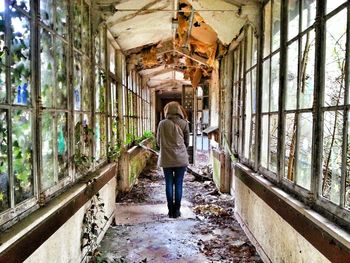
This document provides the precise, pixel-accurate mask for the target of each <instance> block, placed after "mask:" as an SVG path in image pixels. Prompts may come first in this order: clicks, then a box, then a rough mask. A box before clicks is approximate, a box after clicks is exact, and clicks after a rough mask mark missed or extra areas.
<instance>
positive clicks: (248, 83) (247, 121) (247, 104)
mask: <svg viewBox="0 0 350 263" xmlns="http://www.w3.org/2000/svg"><path fill="white" fill-rule="evenodd" d="M251 96H252V94H251V73H250V72H249V73H247V74H246V89H245V116H244V117H245V119H244V121H245V129H244V130H245V134H244V157H245V158H247V159H248V158H249V150H250V149H249V146H250V144H249V142H250V132H251V126H250V125H251V118H252V110H251V109H252V106H251V103H252V97H251Z"/></svg>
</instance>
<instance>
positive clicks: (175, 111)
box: [164, 101, 185, 119]
mask: <svg viewBox="0 0 350 263" xmlns="http://www.w3.org/2000/svg"><path fill="white" fill-rule="evenodd" d="M164 115H165V118H168V117H170V116H171V115H178V116H179V117H181V118H182V119H184V118H185V116H184V113H183V111H182V107H181V105H180V104H179V103H178V102H176V101H172V102H169V103H168V104H167V105H165V107H164Z"/></svg>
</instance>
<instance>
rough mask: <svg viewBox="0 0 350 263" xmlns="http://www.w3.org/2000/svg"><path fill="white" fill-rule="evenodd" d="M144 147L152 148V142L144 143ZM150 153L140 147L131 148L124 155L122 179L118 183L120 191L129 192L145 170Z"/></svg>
mask: <svg viewBox="0 0 350 263" xmlns="http://www.w3.org/2000/svg"><path fill="white" fill-rule="evenodd" d="M142 144H143V145H145V146H147V147H151V142H150V141H149V140H148V141H143V142H142ZM149 156H150V152H149V151H147V150H145V149H142V148H141V147H139V146H134V147H132V148H130V149H129V150H128V151H127V152H126V153H124V154H123V155H122V158H121V162H120V165H121V167H120V178H119V182H118V187H119V188H118V190H120V191H122V192H128V191H130V190H131V188H132V186H133V185H134V184H135V182H136V181H137V178H138V177H139V175H140V174H141V172H142V170H143V169H144V168H145V166H146V163H147V160H148V159H149Z"/></svg>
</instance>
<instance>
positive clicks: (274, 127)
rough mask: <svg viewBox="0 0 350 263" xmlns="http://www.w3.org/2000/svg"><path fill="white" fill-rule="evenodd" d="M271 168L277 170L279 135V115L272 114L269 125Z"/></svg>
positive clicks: (273, 170)
mask: <svg viewBox="0 0 350 263" xmlns="http://www.w3.org/2000/svg"><path fill="white" fill-rule="evenodd" d="M269 133H270V135H269V170H270V171H272V172H277V143H278V140H277V135H278V115H277V114H273V115H271V116H270V127H269Z"/></svg>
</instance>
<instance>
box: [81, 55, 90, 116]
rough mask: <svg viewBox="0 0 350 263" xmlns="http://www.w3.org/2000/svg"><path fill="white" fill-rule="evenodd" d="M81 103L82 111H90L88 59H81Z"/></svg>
mask: <svg viewBox="0 0 350 263" xmlns="http://www.w3.org/2000/svg"><path fill="white" fill-rule="evenodd" d="M83 61H84V63H83V86H82V93H83V101H82V104H83V105H82V106H83V110H84V111H91V88H90V77H91V75H90V72H91V71H90V63H89V59H87V58H85V57H84V58H83Z"/></svg>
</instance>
